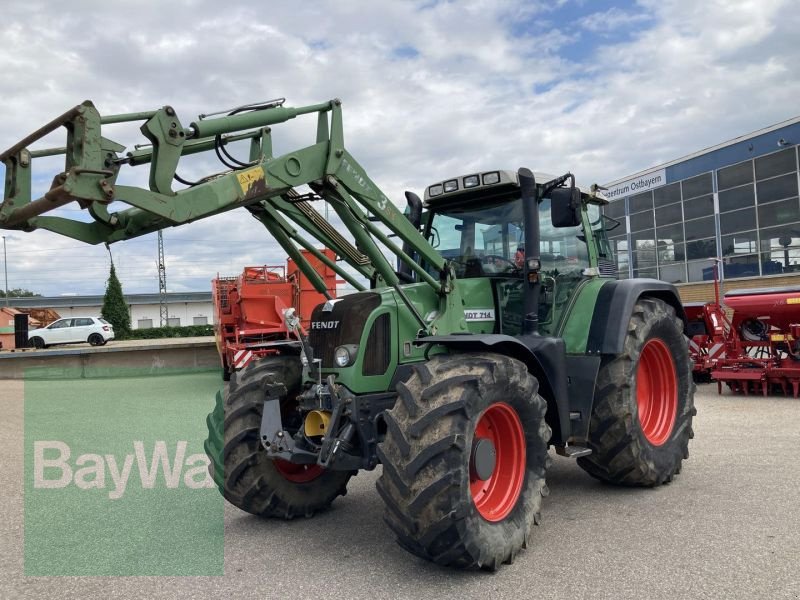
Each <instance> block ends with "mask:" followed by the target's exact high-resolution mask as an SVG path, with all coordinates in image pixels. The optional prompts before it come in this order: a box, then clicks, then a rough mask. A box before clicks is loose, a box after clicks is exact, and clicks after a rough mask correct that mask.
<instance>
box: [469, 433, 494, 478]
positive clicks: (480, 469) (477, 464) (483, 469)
mask: <svg viewBox="0 0 800 600" xmlns="http://www.w3.org/2000/svg"><path fill="white" fill-rule="evenodd" d="M496 463H497V450H496V449H495V447H494V444H493V443H492V440H490V439H487V438H476V439H475V440H474V441H473V442H472V452H471V453H470V460H469V465H470V471H471V473H470V474H471V475H472V476H473V479H480V480H481V481H486V480H487V479H489V477H491V476H492V473H494V467H495V464H496Z"/></svg>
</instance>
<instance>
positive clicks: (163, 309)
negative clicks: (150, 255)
mask: <svg viewBox="0 0 800 600" xmlns="http://www.w3.org/2000/svg"><path fill="white" fill-rule="evenodd" d="M158 314H159V320H160V321H161V327H164V326H165V325H166V324H167V323H168V319H169V309H168V308H167V266H166V264H165V263H164V235H163V234H162V233H161V230H160V229H159V230H158Z"/></svg>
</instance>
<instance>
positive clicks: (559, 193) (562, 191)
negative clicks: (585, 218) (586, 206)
mask: <svg viewBox="0 0 800 600" xmlns="http://www.w3.org/2000/svg"><path fill="white" fill-rule="evenodd" d="M550 220H551V221H552V223H553V227H575V226H576V225H580V224H581V191H580V190H579V189H578V188H576V187H568V188H555V189H553V190H551V191H550Z"/></svg>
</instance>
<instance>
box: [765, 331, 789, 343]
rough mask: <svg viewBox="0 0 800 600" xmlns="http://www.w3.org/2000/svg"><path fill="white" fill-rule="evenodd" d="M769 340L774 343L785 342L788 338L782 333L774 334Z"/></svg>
mask: <svg viewBox="0 0 800 600" xmlns="http://www.w3.org/2000/svg"><path fill="white" fill-rule="evenodd" d="M769 339H771V340H772V341H773V342H785V341H786V336H785V335H783V334H782V333H773V334H772V335H771V336H769Z"/></svg>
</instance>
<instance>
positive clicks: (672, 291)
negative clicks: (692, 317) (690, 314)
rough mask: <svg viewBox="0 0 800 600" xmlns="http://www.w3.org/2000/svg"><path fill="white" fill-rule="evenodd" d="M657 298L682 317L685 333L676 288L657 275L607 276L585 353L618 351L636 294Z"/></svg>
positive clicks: (611, 352)
mask: <svg viewBox="0 0 800 600" xmlns="http://www.w3.org/2000/svg"><path fill="white" fill-rule="evenodd" d="M643 297H644V298H658V299H660V300H663V301H664V302H666V303H667V304H669V305H670V306H672V307H673V308H674V309H675V314H676V315H677V316H678V318H680V319H681V320H683V329H684V334H688V333H689V332H688V331H687V327H686V326H687V323H686V314H685V312H684V310H683V305H682V304H681V301H680V297H679V296H678V290H677V288H676V287H675V286H674V285H672V284H671V283H667V282H666V281H659V280H658V279H623V280H621V281H613V280H609V282H608V283H606V284H605V285H604V286H603V287H602V288H600V293H599V294H598V295H597V301H596V302H595V306H594V313H593V315H592V322H591V325H590V326H589V337H588V339H587V340H586V352H587V353H588V354H620V353H621V352H622V350H623V345H624V343H625V336H626V335H627V334H628V322H629V321H630V318H631V313H632V312H633V307H634V305H635V304H636V302H637V301H638V300H639V298H643Z"/></svg>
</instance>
